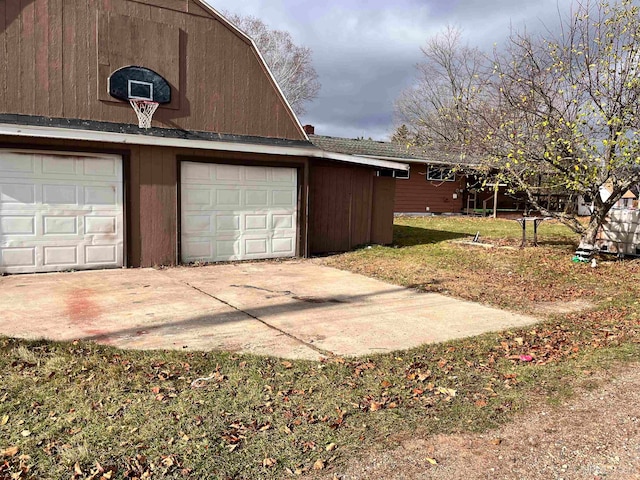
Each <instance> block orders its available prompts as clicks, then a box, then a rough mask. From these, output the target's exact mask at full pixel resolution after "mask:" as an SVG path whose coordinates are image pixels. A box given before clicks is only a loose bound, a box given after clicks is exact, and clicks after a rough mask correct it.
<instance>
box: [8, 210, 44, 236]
mask: <svg viewBox="0 0 640 480" xmlns="http://www.w3.org/2000/svg"><path fill="white" fill-rule="evenodd" d="M35 234H36V219H35V217H34V216H33V215H0V235H6V236H8V235H35Z"/></svg>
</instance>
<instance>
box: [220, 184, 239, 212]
mask: <svg viewBox="0 0 640 480" xmlns="http://www.w3.org/2000/svg"><path fill="white" fill-rule="evenodd" d="M215 199H216V201H215V204H214V207H223V208H238V207H240V206H241V201H242V196H241V192H240V190H236V189H231V188H218V189H216V190H215Z"/></svg>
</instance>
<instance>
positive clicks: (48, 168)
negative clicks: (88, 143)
mask: <svg viewBox="0 0 640 480" xmlns="http://www.w3.org/2000/svg"><path fill="white" fill-rule="evenodd" d="M7 158H9V159H10V162H7V161H6V159H7ZM0 160H3V161H5V162H4V164H5V167H6V165H7V164H8V165H9V166H11V167H12V168H13V170H12V172H13V173H11V172H10V173H9V174H5V173H2V172H0V248H2V254H1V258H0V272H5V273H32V272H48V271H58V270H67V269H75V270H80V269H91V268H104V267H118V266H122V265H123V264H124V241H123V238H124V231H123V228H124V215H123V205H122V198H123V194H122V192H123V186H122V159H121V158H120V157H116V156H106V157H102V156H101V157H96V158H89V157H81V156H75V157H74V156H72V155H60V156H58V155H48V154H29V153H26V152H20V153H11V152H6V151H0ZM19 160H23V161H24V162H26V163H27V164H30V165H31V166H32V167H33V168H32V170H33V173H32V174H31V178H28V177H25V176H20V175H16V174H15V170H16V168H14V165H15V162H16V161H19ZM100 177H102V178H101V180H99V181H98V180H96V179H98V178H100Z"/></svg>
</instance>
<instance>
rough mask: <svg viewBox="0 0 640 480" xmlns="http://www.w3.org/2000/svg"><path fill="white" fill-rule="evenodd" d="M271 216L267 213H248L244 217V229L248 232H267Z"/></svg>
mask: <svg viewBox="0 0 640 480" xmlns="http://www.w3.org/2000/svg"><path fill="white" fill-rule="evenodd" d="M268 224H269V215H268V214H266V213H248V214H245V215H244V229H245V230H246V231H248V232H251V231H255V230H262V231H266V230H267V226H268Z"/></svg>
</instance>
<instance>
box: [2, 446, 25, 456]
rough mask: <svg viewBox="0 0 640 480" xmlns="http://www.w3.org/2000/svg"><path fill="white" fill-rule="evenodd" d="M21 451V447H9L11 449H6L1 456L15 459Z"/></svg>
mask: <svg viewBox="0 0 640 480" xmlns="http://www.w3.org/2000/svg"><path fill="white" fill-rule="evenodd" d="M19 451H20V448H19V447H9V448H5V449H4V450H3V451H2V453H1V454H0V456H2V457H15V456H16V455H17V454H18V452H19Z"/></svg>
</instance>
